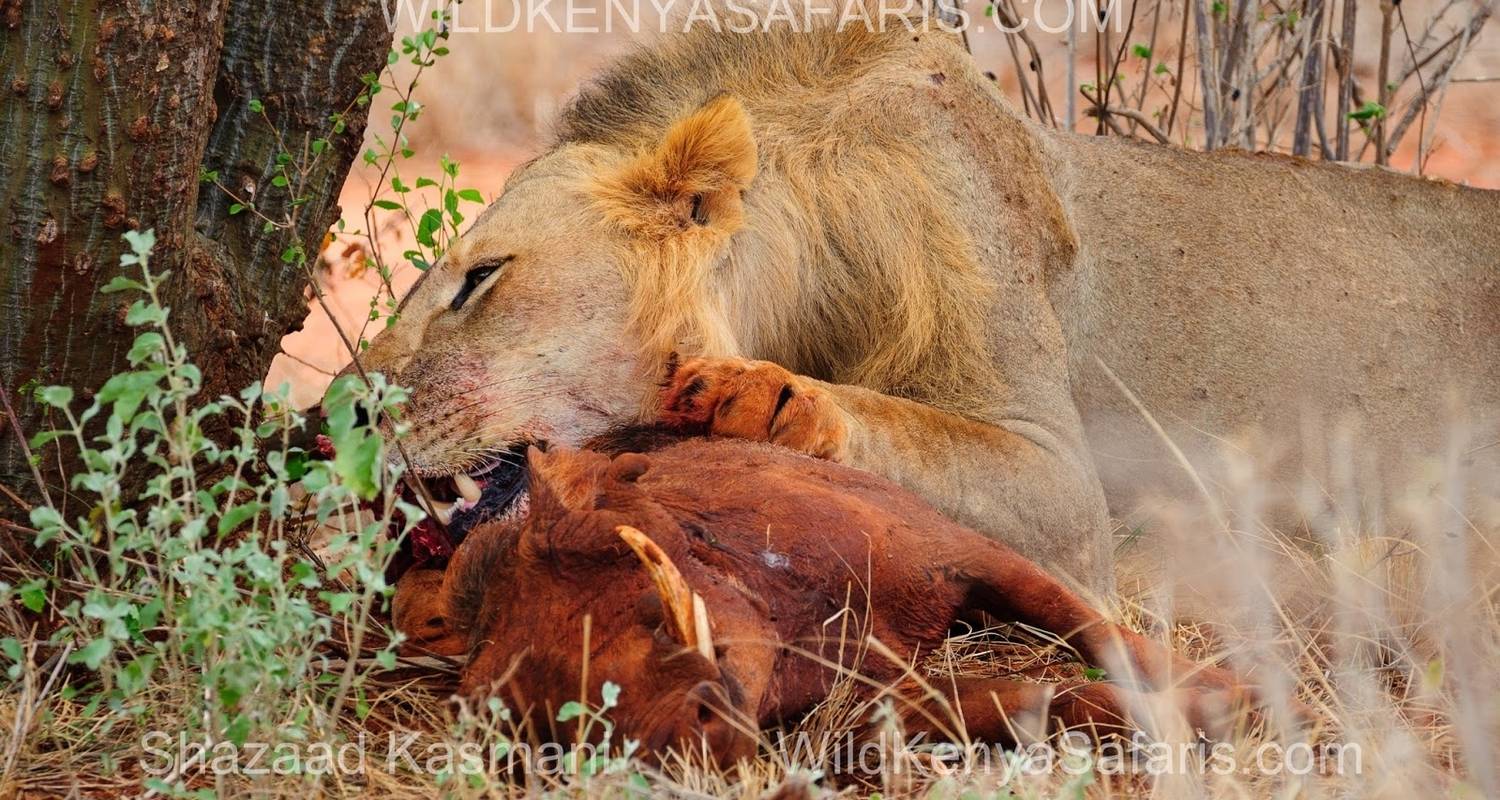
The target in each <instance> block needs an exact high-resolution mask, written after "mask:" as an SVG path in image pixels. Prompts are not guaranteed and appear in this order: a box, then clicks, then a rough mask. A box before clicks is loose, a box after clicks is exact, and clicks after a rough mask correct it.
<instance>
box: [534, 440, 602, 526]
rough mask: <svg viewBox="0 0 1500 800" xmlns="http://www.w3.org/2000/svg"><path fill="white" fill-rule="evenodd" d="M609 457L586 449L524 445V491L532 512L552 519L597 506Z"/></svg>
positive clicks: (535, 516) (542, 517)
mask: <svg viewBox="0 0 1500 800" xmlns="http://www.w3.org/2000/svg"><path fill="white" fill-rule="evenodd" d="M608 466H609V458H608V457H607V456H603V455H600V454H598V453H595V452H592V451H588V450H569V449H567V448H564V447H554V448H552V449H551V450H550V451H547V452H543V451H542V450H540V449H538V448H536V447H528V448H526V492H527V494H528V495H530V507H531V512H530V513H531V516H532V517H533V518H536V519H538V520H541V521H546V522H549V523H550V522H555V521H556V520H557V519H559V518H561V517H562V516H563V515H564V514H567V513H568V512H569V511H591V510H593V509H595V508H598V507H599V494H600V490H601V488H602V478H603V476H604V470H605V469H606V468H608Z"/></svg>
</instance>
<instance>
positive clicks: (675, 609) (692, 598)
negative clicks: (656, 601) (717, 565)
mask: <svg viewBox="0 0 1500 800" xmlns="http://www.w3.org/2000/svg"><path fill="white" fill-rule="evenodd" d="M615 532H616V533H618V534H620V538H621V539H624V540H625V544H628V545H630V549H631V550H634V551H635V554H636V555H637V556H638V557H639V558H640V559H641V563H642V564H645V565H646V569H647V571H649V572H650V573H651V580H652V582H654V583H655V584H656V592H657V594H659V595H661V604H662V608H663V609H664V610H665V611H666V612H667V618H668V619H669V620H671V623H672V625H671V627H672V632H673V633H674V634H675V635H676V636H677V639H678V640H679V641H681V642H682V643H683V644H685V645H687V646H688V647H691V648H693V649H695V650H697V651H698V654H699V655H701V656H703V657H704V658H706V659H708V660H709V661H710V662H712V661H713V660H714V640H713V631H712V630H711V629H710V628H709V624H708V606H707V605H706V604H705V603H704V602H703V598H702V597H700V596H698V594H697V593H696V592H694V591H693V590H692V588H690V587H689V586H688V584H687V581H686V580H683V578H682V573H681V572H678V571H677V565H675V564H673V563H672V559H670V558H668V557H667V554H666V553H665V552H664V551H663V550H662V549H661V547H659V546H658V545H657V544H656V542H653V541H651V537H649V536H647V535H646V534H644V533H641V532H640V531H638V530H636V529H635V528H632V527H630V526H629V525H621V526H620V527H618V528H616V529H615Z"/></svg>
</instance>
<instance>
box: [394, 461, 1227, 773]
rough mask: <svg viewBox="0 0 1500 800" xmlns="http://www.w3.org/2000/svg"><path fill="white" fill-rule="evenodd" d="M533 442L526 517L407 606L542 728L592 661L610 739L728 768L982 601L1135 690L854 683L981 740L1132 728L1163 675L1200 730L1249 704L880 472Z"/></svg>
mask: <svg viewBox="0 0 1500 800" xmlns="http://www.w3.org/2000/svg"><path fill="white" fill-rule="evenodd" d="M636 446H639V445H636ZM526 459H527V462H528V467H529V478H528V486H529V494H530V499H529V512H528V513H527V514H525V515H524V517H521V516H516V517H513V518H511V519H509V520H507V521H499V522H495V521H491V522H486V523H483V524H481V525H479V526H478V527H476V528H475V529H473V530H472V531H471V532H469V534H468V536H467V538H466V539H465V540H464V542H463V544H462V545H461V546H460V547H458V549H457V552H456V553H455V554H454V556H453V559H452V561H451V562H450V563H449V565H448V568H447V570H446V572H438V571H436V570H419V571H415V572H411V573H408V574H407V575H406V576H405V577H403V579H402V581H401V584H400V589H399V591H398V594H397V602H396V609H395V622H396V625H397V627H398V628H399V629H401V630H403V631H404V632H406V633H407V634H408V635H409V636H410V637H411V640H410V642H409V644H408V646H409V647H412V648H420V649H427V650H429V651H433V652H439V653H446V654H454V655H457V654H464V653H467V654H468V656H469V660H468V663H467V666H466V667H465V669H464V671H463V678H462V685H461V689H460V693H461V694H462V695H466V696H469V697H486V696H491V695H498V696H500V697H502V698H503V699H504V700H505V702H506V703H507V705H508V707H509V708H510V709H512V713H513V714H519V715H520V718H521V719H526V720H529V721H530V723H531V726H532V728H533V731H534V732H535V733H537V734H538V735H539V736H541V737H542V738H549V737H558V738H559V739H560V740H561V741H569V740H571V738H572V735H573V734H574V733H575V732H574V731H573V730H572V726H568V729H567V730H560V731H551V730H548V726H549V724H550V721H551V719H552V718H553V715H554V714H555V712H556V710H557V709H558V708H560V707H561V706H562V705H563V704H564V703H566V702H568V701H570V700H579V699H581V698H580V696H579V694H580V676H581V675H582V674H584V661H585V657H586V658H587V681H588V684H589V685H588V688H587V691H588V698H587V699H588V701H589V702H591V703H595V704H597V703H598V700H599V698H600V692H601V687H602V685H603V683H604V682H605V681H612V682H614V683H616V684H618V685H619V686H620V687H622V692H621V694H620V699H619V706H618V707H617V708H615V709H613V710H612V711H611V712H610V719H611V720H612V721H613V722H614V723H615V725H616V730H617V732H619V734H622V735H623V736H624V737H627V738H634V739H638V740H639V741H640V742H641V743H642V744H643V746H644V747H645V749H646V750H647V751H648V752H650V753H653V754H659V753H660V752H661V751H662V750H663V749H665V748H668V747H672V746H682V745H689V746H691V747H693V748H694V749H696V748H697V747H699V746H701V745H702V743H704V742H706V743H707V745H708V747H709V749H710V750H711V751H712V753H713V754H714V755H715V757H716V758H717V759H718V760H720V761H721V762H723V763H731V762H733V761H734V760H735V759H737V758H738V757H739V756H743V755H749V754H750V753H752V752H753V750H754V747H755V741H756V736H757V734H758V732H759V731H761V730H762V729H763V728H764V727H766V726H769V725H774V724H777V723H780V722H784V721H794V720H796V719H798V718H799V717H800V716H801V715H804V714H805V713H806V712H808V711H809V709H811V708H812V707H813V706H815V705H816V704H818V703H819V702H820V701H822V700H823V699H824V698H825V697H827V696H828V693H829V691H830V687H832V686H833V684H834V681H835V679H836V678H837V677H838V675H839V673H840V671H841V670H842V669H847V668H852V667H854V666H855V665H854V663H853V659H854V657H855V654H856V653H858V652H860V651H861V650H862V649H863V648H861V647H860V646H859V645H860V644H861V643H862V642H864V641H866V639H865V637H867V636H868V637H873V638H874V639H877V640H879V642H881V643H882V644H883V645H885V646H886V647H887V648H889V650H890V651H891V652H893V653H897V654H901V655H902V656H903V657H911V656H914V655H920V654H922V653H926V652H930V651H931V650H932V649H933V648H936V647H938V646H940V645H941V643H942V642H943V640H944V638H945V636H946V635H947V634H948V633H949V631H950V629H951V628H952V627H953V626H954V625H955V623H957V622H960V621H967V620H974V619H976V618H978V617H979V615H980V614H981V613H983V614H988V615H989V616H991V617H993V618H994V619H997V620H1004V621H1017V622H1021V623H1024V624H1026V625H1029V626H1032V627H1035V628H1039V629H1042V630H1045V631H1049V632H1051V633H1053V634H1055V635H1057V636H1058V637H1060V638H1061V639H1062V640H1064V641H1066V642H1067V643H1068V644H1069V645H1071V646H1072V647H1073V648H1074V649H1076V651H1077V652H1078V653H1079V655H1080V656H1082V658H1083V660H1084V661H1086V662H1088V663H1090V664H1095V665H1099V666H1102V667H1105V668H1106V670H1107V674H1108V675H1109V676H1110V677H1111V679H1114V678H1118V679H1120V681H1121V682H1123V683H1127V684H1131V685H1132V686H1133V688H1125V687H1124V686H1121V685H1117V684H1115V683H1113V682H1111V683H1105V682H1079V683H1077V684H1075V685H1056V684H1052V685H1049V684H1042V683H1034V682H1028V681H1024V680H1015V679H994V678H985V679H980V678H957V679H954V680H951V681H950V680H948V679H946V678H944V679H942V680H940V681H934V682H933V684H934V687H932V688H936V689H937V690H939V691H940V692H941V693H943V694H944V695H946V696H945V697H942V698H938V697H935V696H934V695H933V692H931V691H925V692H924V691H923V690H918V689H916V687H915V686H913V685H912V684H913V682H912V681H911V680H910V678H909V672H908V670H907V669H906V668H905V667H904V665H902V664H900V663H896V661H895V660H894V659H890V658H883V657H877V656H867V657H866V658H865V659H864V660H863V663H862V664H861V665H860V666H859V670H860V673H861V674H862V675H863V676H865V677H866V678H868V679H869V680H868V681H865V682H862V683H861V685H862V686H865V687H867V688H869V689H870V690H871V691H874V689H873V687H874V686H896V687H898V688H897V690H896V691H897V692H898V693H899V692H901V691H903V688H904V689H905V690H908V691H906V692H905V697H906V698H908V699H909V702H901V703H898V706H899V707H900V708H901V709H902V710H903V714H904V716H905V721H906V725H907V730H908V732H916V731H922V730H927V731H930V732H931V733H932V734H933V735H941V734H942V733H943V731H942V730H941V728H943V727H944V726H945V725H950V724H951V722H950V720H951V719H952V716H951V715H952V714H953V713H954V712H955V710H957V709H961V713H962V719H963V723H964V725H965V727H966V729H967V731H968V733H969V735H970V736H971V737H973V738H975V739H980V740H993V741H1014V740H1015V739H1016V738H1018V737H1019V736H1028V735H1034V734H1036V733H1043V732H1045V731H1046V730H1049V729H1051V730H1055V729H1056V728H1057V727H1059V726H1066V727H1090V728H1092V729H1094V730H1095V731H1098V730H1099V729H1114V730H1119V729H1122V728H1127V727H1135V725H1136V722H1137V720H1135V719H1133V718H1132V710H1133V709H1137V708H1140V706H1138V705H1136V704H1135V700H1138V699H1140V698H1139V696H1138V695H1137V694H1136V691H1137V690H1139V689H1146V690H1153V691H1170V692H1172V696H1171V700H1172V701H1173V702H1174V703H1175V704H1176V707H1178V708H1180V709H1181V710H1182V711H1183V713H1184V714H1185V715H1186V718H1187V720H1188V722H1189V723H1190V724H1192V725H1194V726H1197V727H1199V728H1202V729H1207V730H1215V729H1222V725H1223V724H1224V723H1225V722H1226V721H1227V720H1228V719H1229V718H1230V715H1229V714H1228V712H1229V711H1230V710H1231V709H1234V708H1243V707H1245V704H1244V703H1243V702H1242V701H1244V700H1248V699H1250V693H1249V692H1248V690H1245V689H1243V688H1241V687H1240V683H1239V682H1238V681H1237V680H1236V679H1235V678H1234V676H1233V675H1231V674H1230V673H1229V672H1228V671H1226V670H1224V669H1220V668H1217V667H1213V666H1207V665H1199V664H1194V663H1192V662H1190V661H1188V660H1186V659H1184V658H1182V657H1180V656H1178V655H1176V654H1174V653H1173V652H1171V651H1170V650H1168V649H1166V648H1164V647H1162V646H1161V645H1159V644H1157V643H1154V642H1152V641H1150V640H1148V639H1145V638H1144V637H1142V636H1140V635H1138V634H1136V633H1133V632H1131V631H1129V630H1127V629H1125V628H1123V627H1121V626H1119V625H1116V624H1114V623H1112V622H1110V621H1108V620H1107V619H1105V618H1104V617H1103V616H1102V615H1101V614H1100V613H1099V612H1098V611H1096V610H1095V609H1094V608H1092V607H1091V606H1090V605H1089V604H1087V603H1086V602H1084V600H1082V599H1081V598H1080V597H1079V596H1078V595H1077V594H1076V593H1074V592H1073V591H1071V590H1069V589H1068V588H1067V587H1065V586H1064V585H1063V584H1062V583H1061V582H1060V581H1058V580H1057V579H1054V578H1053V577H1052V576H1050V575H1049V574H1047V573H1046V572H1044V571H1043V570H1042V569H1041V568H1039V567H1037V566H1036V565H1035V564H1033V563H1032V562H1030V561H1028V560H1026V559H1024V558H1022V557H1021V556H1019V555H1017V554H1016V552H1015V551H1013V550H1011V549H1010V548H1008V547H1006V546H1005V545H1003V544H1001V543H999V542H998V541H996V540H995V539H992V538H989V537H986V536H982V535H980V534H978V533H976V532H974V531H971V530H969V529H967V528H964V527H961V526H960V525H958V524H956V523H954V522H952V521H950V520H948V519H947V518H945V517H943V516H942V515H941V514H939V513H938V512H936V511H935V510H933V509H932V508H931V507H930V506H928V505H927V504H926V503H924V502H922V501H921V500H920V499H918V498H917V497H916V496H915V495H914V494H912V493H910V492H908V491H906V490H904V489H902V488H900V487H899V486H897V485H896V484H895V483H893V482H891V481H889V480H886V479H884V478H881V477H878V476H875V475H872V474H869V473H865V472H861V471H858V470H854V469H851V468H848V467H843V466H840V465H838V464H834V463H830V462H827V461H820V460H816V459H813V458H810V457H807V456H804V455H800V454H797V453H794V452H792V451H790V450H786V449H782V448H779V447H775V446H771V445H765V444H754V443H749V442H745V441H740V440H725V439H682V440H674V441H669V442H667V443H666V444H665V446H663V447H661V448H660V449H656V450H653V451H651V452H649V453H646V454H642V453H639V452H625V453H620V454H617V455H613V456H611V455H609V454H606V453H603V452H597V451H593V450H581V451H579V450H566V449H562V448H553V449H551V450H550V451H547V452H543V451H541V450H538V449H536V448H532V449H531V450H530V451H529V452H528V453H527V455H526ZM586 618H587V619H589V620H590V623H589V625H588V630H589V634H588V639H587V650H588V652H587V653H585V622H584V621H585V619H586ZM851 632H852V633H851ZM851 638H852V641H848V639H851ZM1043 715H1045V716H1043ZM1041 719H1050V720H1051V724H1050V728H1049V727H1047V726H1046V725H1040V724H1038V721H1039V720H1041ZM616 741H619V739H616Z"/></svg>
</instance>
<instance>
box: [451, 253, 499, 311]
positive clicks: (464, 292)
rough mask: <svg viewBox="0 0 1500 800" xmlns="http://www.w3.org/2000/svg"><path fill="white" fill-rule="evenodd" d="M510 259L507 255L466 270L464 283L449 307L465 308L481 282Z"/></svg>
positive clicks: (455, 309) (455, 308)
mask: <svg viewBox="0 0 1500 800" xmlns="http://www.w3.org/2000/svg"><path fill="white" fill-rule="evenodd" d="M510 259H511V257H510V256H506V257H505V258H502V259H500V260H499V261H489V262H486V263H483V264H480V265H479V266H477V267H474V268H473V269H471V270H469V271H468V272H465V273H464V285H463V286H462V287H460V288H459V290H458V294H457V295H456V296H455V297H454V298H453V302H452V304H450V306H449V307H450V308H452V309H453V310H454V311H457V310H459V309H460V308H463V307H464V303H467V302H468V301H469V295H471V294H473V293H474V290H475V289H478V288H479V285H480V284H481V283H484V282H485V280H487V279H488V278H489V277H490V276H491V275H494V274H495V273H496V272H498V271H499V270H500V268H501V267H503V266H505V263H506V262H507V261H510Z"/></svg>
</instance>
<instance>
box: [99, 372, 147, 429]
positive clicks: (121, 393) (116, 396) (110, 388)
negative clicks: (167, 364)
mask: <svg viewBox="0 0 1500 800" xmlns="http://www.w3.org/2000/svg"><path fill="white" fill-rule="evenodd" d="M157 381H158V377H157V374H156V373H154V372H141V371H137V372H117V373H115V374H114V375H112V376H110V379H109V380H107V381H105V382H104V385H103V386H101V387H99V393H98V394H97V395H95V396H94V399H95V400H96V401H97V402H98V403H99V404H100V405H106V404H108V403H114V412H113V414H114V416H116V417H119V418H120V420H121V421H122V422H129V421H130V420H132V419H134V418H135V412H136V410H137V409H138V408H140V405H141V402H142V401H143V400H145V399H146V395H147V393H149V392H150V391H151V390H153V389H155V388H156V384H157Z"/></svg>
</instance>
